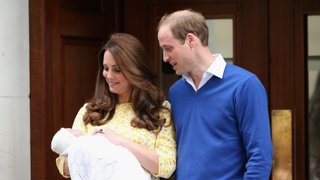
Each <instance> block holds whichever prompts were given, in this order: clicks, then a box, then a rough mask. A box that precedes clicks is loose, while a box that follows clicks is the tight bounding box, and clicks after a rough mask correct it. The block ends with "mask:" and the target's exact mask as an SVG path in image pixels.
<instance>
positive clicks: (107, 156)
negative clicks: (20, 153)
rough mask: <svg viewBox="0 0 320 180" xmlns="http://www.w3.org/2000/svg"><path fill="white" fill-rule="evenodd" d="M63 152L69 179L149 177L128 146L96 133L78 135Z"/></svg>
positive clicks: (97, 179)
mask: <svg viewBox="0 0 320 180" xmlns="http://www.w3.org/2000/svg"><path fill="white" fill-rule="evenodd" d="M64 154H68V166H69V171H70V176H71V179H72V180H94V179H96V180H126V179H128V180H129V179H130V180H131V179H136V180H151V176H150V174H149V173H147V172H146V171H145V170H144V169H143V168H142V167H141V165H140V163H139V161H138V160H137V159H136V157H135V156H134V155H133V154H132V153H131V152H130V151H129V150H127V149H125V148H123V147H122V146H116V145H114V144H112V143H110V142H109V140H108V139H106V138H105V137H102V136H99V135H96V136H81V137H78V138H77V139H76V140H75V141H74V142H73V143H72V145H71V146H70V147H69V148H68V149H67V150H66V151H65V152H63V153H62V155H64Z"/></svg>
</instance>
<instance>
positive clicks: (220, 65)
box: [182, 54, 227, 91]
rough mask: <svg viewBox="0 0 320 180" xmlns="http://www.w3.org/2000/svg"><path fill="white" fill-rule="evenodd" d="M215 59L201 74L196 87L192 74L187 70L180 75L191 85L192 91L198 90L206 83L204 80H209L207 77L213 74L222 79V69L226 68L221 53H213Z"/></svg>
mask: <svg viewBox="0 0 320 180" xmlns="http://www.w3.org/2000/svg"><path fill="white" fill-rule="evenodd" d="M212 56H214V58H215V60H214V61H213V63H212V64H211V65H210V67H209V68H208V69H207V71H206V72H205V73H204V74H203V75H202V79H201V81H200V84H199V87H198V89H197V88H196V86H195V84H194V82H193V79H192V76H191V74H190V72H187V73H185V74H183V75H182V77H183V79H185V80H187V82H188V83H189V84H190V85H191V86H192V87H193V89H194V91H197V90H199V89H200V88H201V87H202V86H203V85H205V84H206V82H208V81H209V79H210V78H211V77H212V76H213V75H215V76H217V77H219V78H220V79H222V77H223V73H224V70H225V68H226V64H227V63H226V61H225V60H224V59H223V57H222V55H221V54H213V55H212Z"/></svg>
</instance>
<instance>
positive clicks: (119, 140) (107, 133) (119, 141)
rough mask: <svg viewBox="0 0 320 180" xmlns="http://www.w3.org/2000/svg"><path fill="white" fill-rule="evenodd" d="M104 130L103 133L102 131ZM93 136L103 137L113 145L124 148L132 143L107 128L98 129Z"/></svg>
mask: <svg viewBox="0 0 320 180" xmlns="http://www.w3.org/2000/svg"><path fill="white" fill-rule="evenodd" d="M101 129H102V131H101ZM92 135H93V136H94V135H97V136H103V137H105V138H107V139H108V140H109V141H110V142H111V143H112V144H115V145H121V146H124V144H126V143H128V141H130V140H129V139H127V138H125V137H123V136H121V135H120V134H118V133H116V132H115V131H114V130H112V129H110V128H108V127H105V128H97V129H95V130H94V131H93V134H92Z"/></svg>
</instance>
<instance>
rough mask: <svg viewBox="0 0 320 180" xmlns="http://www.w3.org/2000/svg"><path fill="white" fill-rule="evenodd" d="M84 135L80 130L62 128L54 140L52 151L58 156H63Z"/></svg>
mask: <svg viewBox="0 0 320 180" xmlns="http://www.w3.org/2000/svg"><path fill="white" fill-rule="evenodd" d="M79 132H80V133H79ZM82 135H83V134H82V132H81V131H79V130H73V129H70V128H67V129H66V128H61V129H60V130H59V131H58V132H57V133H56V134H55V135H54V136H53V138H52V141H51V149H52V151H54V152H55V153H57V154H62V153H63V152H64V151H65V150H66V149H68V147H69V146H70V145H71V144H72V142H73V141H74V140H75V139H76V138H77V137H79V136H82Z"/></svg>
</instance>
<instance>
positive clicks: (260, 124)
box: [235, 76, 273, 179]
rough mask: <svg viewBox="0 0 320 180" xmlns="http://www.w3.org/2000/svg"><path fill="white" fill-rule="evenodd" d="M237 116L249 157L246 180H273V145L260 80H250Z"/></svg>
mask: <svg viewBox="0 0 320 180" xmlns="http://www.w3.org/2000/svg"><path fill="white" fill-rule="evenodd" d="M235 101H236V105H235V107H236V116H237V119H238V123H239V124H238V126H239V132H240V133H241V135H242V138H243V143H244V147H245V149H246V155H247V160H248V161H247V164H246V169H247V171H246V172H245V174H244V179H269V176H270V172H271V166H272V156H273V150H272V143H271V135H270V123H269V113H268V102H267V95H266V92H265V89H264V87H263V85H262V84H261V82H260V81H259V80H258V78H257V77H256V76H253V77H251V78H249V79H247V80H246V81H245V82H244V83H243V86H241V87H240V88H239V89H238V91H237V94H236V97H235Z"/></svg>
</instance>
